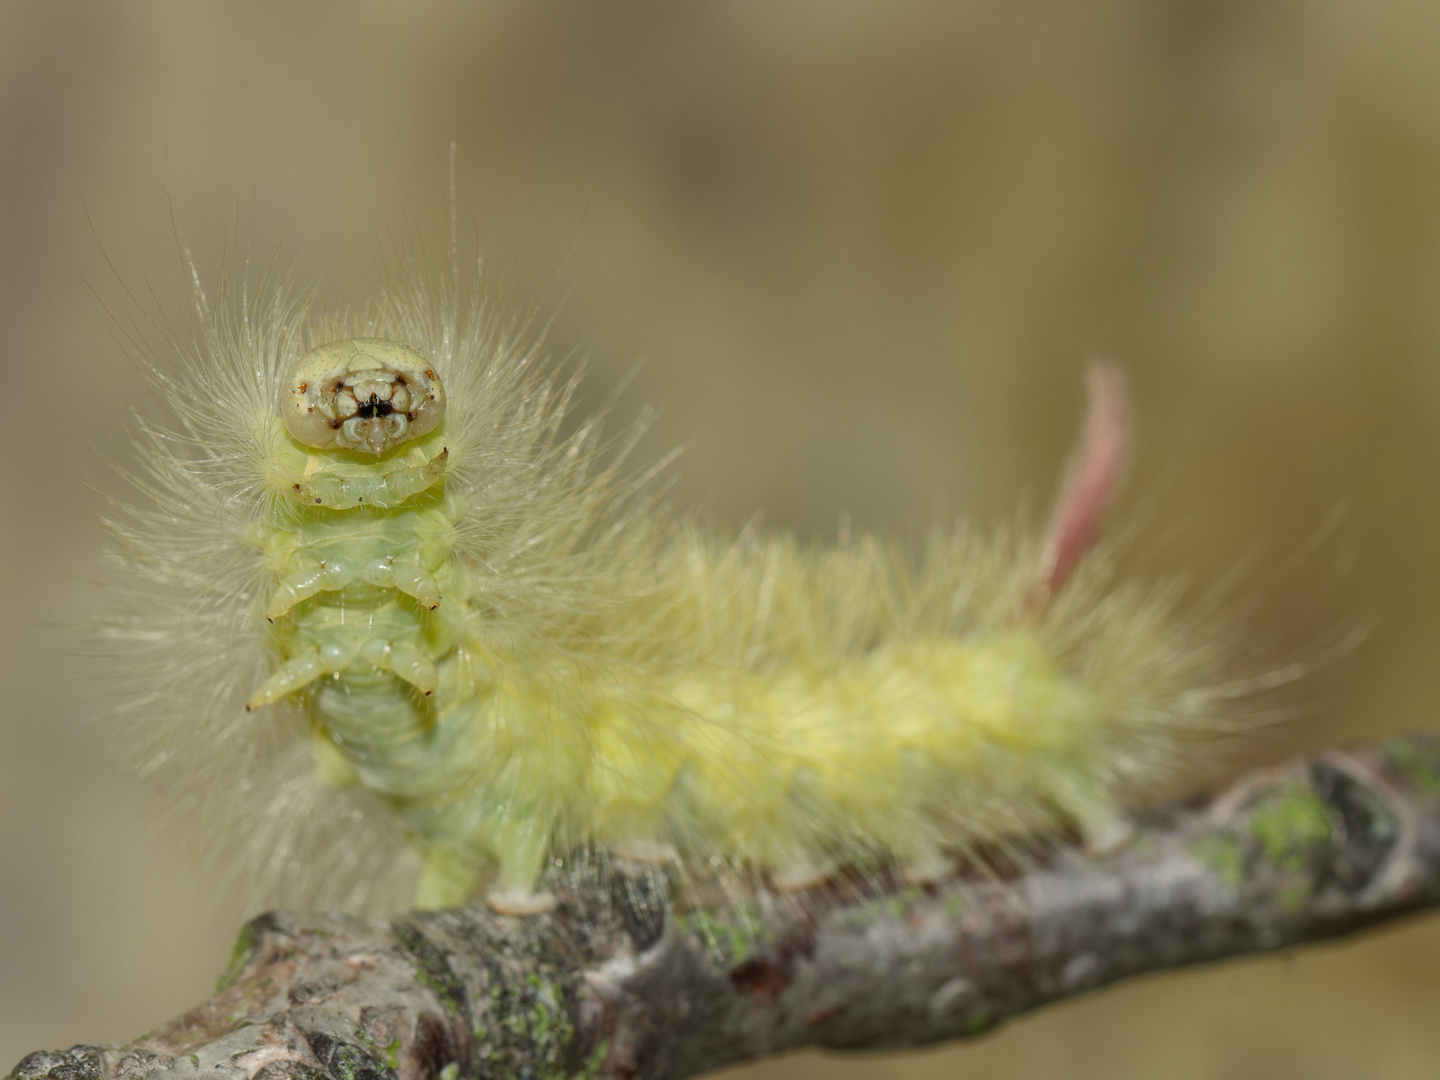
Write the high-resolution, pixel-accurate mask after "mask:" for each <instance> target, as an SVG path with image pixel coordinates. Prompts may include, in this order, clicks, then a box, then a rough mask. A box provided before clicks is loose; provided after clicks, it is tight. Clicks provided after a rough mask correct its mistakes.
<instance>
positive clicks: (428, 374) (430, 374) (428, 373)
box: [425, 368, 435, 379]
mask: <svg viewBox="0 0 1440 1080" xmlns="http://www.w3.org/2000/svg"><path fill="white" fill-rule="evenodd" d="M425 377H426V378H427V379H433V378H434V377H435V372H433V371H431V370H430V369H429V368H426V369H425Z"/></svg>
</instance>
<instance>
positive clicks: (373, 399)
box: [359, 394, 395, 420]
mask: <svg viewBox="0 0 1440 1080" xmlns="http://www.w3.org/2000/svg"><path fill="white" fill-rule="evenodd" d="M394 411H395V410H394V409H392V408H391V407H390V403H389V402H388V401H381V400H380V395H379V394H371V395H370V400H369V401H362V402H361V403H360V413H359V416H360V418H361V419H362V420H373V419H374V418H375V417H377V416H389V415H390V414H391V413H392V412H394Z"/></svg>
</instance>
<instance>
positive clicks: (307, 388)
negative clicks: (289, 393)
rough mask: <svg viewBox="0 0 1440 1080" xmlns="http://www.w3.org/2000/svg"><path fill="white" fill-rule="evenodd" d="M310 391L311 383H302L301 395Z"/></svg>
mask: <svg viewBox="0 0 1440 1080" xmlns="http://www.w3.org/2000/svg"><path fill="white" fill-rule="evenodd" d="M309 389H310V384H309V383H303V382H302V383H301V384H300V393H302V394H303V393H304V392H305V391H306V390H309Z"/></svg>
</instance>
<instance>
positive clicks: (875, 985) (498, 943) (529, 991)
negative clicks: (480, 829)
mask: <svg viewBox="0 0 1440 1080" xmlns="http://www.w3.org/2000/svg"><path fill="white" fill-rule="evenodd" d="M579 876H583V875H579ZM603 877H604V880H607V881H609V883H610V884H609V885H608V886H607V887H606V888H604V889H603V890H602V889H601V887H600V886H599V885H597V884H596V882H598V881H600V880H601V879H602V876H600V875H595V876H592V877H591V878H590V879H589V882H590V883H589V885H583V884H582V885H580V886H576V887H574V888H573V889H572V891H571V892H570V893H569V894H568V895H567V897H566V899H565V901H564V902H563V903H562V904H561V906H560V907H559V908H558V909H557V910H556V911H555V912H553V913H552V914H550V915H546V916H540V917H535V918H528V919H515V918H507V917H504V916H500V915H496V914H494V913H493V912H491V911H489V910H488V909H487V908H485V907H481V906H477V907H473V908H468V909H465V910H460V911H452V912H417V913H410V914H406V915H402V916H399V917H398V918H395V919H393V920H390V921H388V922H387V921H381V920H367V919H358V918H346V917H342V916H335V915H322V916H306V915H294V914H289V913H285V912H276V913H272V914H268V915H262V916H261V917H260V918H258V919H255V920H254V921H253V922H251V923H249V924H248V925H247V926H246V927H245V928H244V929H243V930H242V931H241V934H240V938H239V941H238V942H237V943H236V951H235V957H234V960H233V961H232V964H231V967H230V970H229V971H227V973H226V975H225V976H224V978H222V980H221V988H220V989H219V991H218V992H217V994H216V996H215V997H213V998H212V999H211V1000H210V1001H208V1002H206V1003H205V1004H203V1005H201V1006H199V1007H197V1008H195V1009H193V1010H191V1011H190V1012H188V1013H186V1014H185V1015H183V1016H181V1017H178V1018H177V1019H175V1020H173V1021H171V1022H170V1023H169V1024H167V1025H165V1026H164V1027H163V1028H161V1029H160V1030H158V1031H155V1032H152V1033H150V1034H148V1035H145V1036H142V1037H141V1038H140V1039H137V1040H136V1041H135V1042H134V1043H131V1044H129V1045H128V1046H124V1047H111V1048H101V1047H93V1046H77V1047H74V1048H73V1049H71V1050H68V1051H64V1052H56V1053H45V1052H42V1053H37V1054H31V1055H30V1056H29V1057H27V1058H25V1059H24V1060H23V1061H21V1062H20V1064H19V1065H18V1066H16V1068H15V1071H14V1074H13V1076H14V1077H15V1078H16V1080H141V1078H142V1077H143V1078H150V1080H180V1077H181V1075H182V1074H183V1076H184V1077H185V1080H192V1078H196V1074H197V1072H198V1073H206V1074H209V1075H210V1076H214V1077H217V1078H219V1077H224V1078H226V1080H239V1078H242V1077H243V1078H245V1080H251V1078H255V1080H282V1078H290V1077H293V1078H297V1080H327V1078H333V1080H435V1078H437V1077H438V1078H441V1080H456V1078H457V1077H461V1076H466V1077H552V1076H567V1075H572V1074H579V1075H584V1076H594V1077H647V1078H648V1077H683V1076H690V1075H693V1074H695V1073H698V1072H703V1071H707V1070H710V1069H716V1068H720V1067H721V1066H724V1065H728V1064H733V1063H735V1062H739V1061H743V1060H746V1059H749V1058H755V1057H759V1056H761V1055H764V1054H771V1053H775V1052H777V1051H780V1050H786V1049H792V1048H795V1047H801V1046H828V1047H845V1048H851V1047H871V1048H873V1047H906V1046H917V1045H920V1044H923V1043H929V1042H934V1041H937V1040H940V1039H952V1038H961V1037H966V1036H973V1035H976V1034H979V1033H981V1032H983V1031H986V1030H989V1029H990V1028H992V1027H994V1026H995V1025H996V1024H997V1023H999V1022H1000V1021H1002V1020H1004V1019H1005V1018H1007V1017H1010V1016H1014V1015H1016V1014H1018V1013H1021V1012H1025V1011H1026V1010H1028V1009H1033V1008H1035V1007H1036V1006H1038V1005H1042V1004H1044V1003H1046V1002H1049V1001H1055V1000H1058V999H1060V998H1065V997H1068V996H1070V995H1072V994H1078V993H1081V992H1083V991H1086V990H1090V989H1094V988H1095V987H1098V986H1103V985H1105V984H1106V983H1110V982H1114V981H1115V980H1117V979H1121V978H1125V977H1126V976H1130V975H1136V974H1139V973H1141V972H1145V971H1153V970H1157V969H1161V968H1171V967H1178V966H1181V965H1184V964H1193V963H1200V962H1203V961H1208V960H1216V959H1219V958H1221V957H1226V956H1234V955H1238V954H1241V953H1247V952H1254V951H1258V950H1265V949H1279V948H1287V947H1290V946H1293V945H1295V944H1297V943H1299V942H1304V941H1310V940H1314V939H1317V938H1324V937H1331V936H1334V935H1337V934H1343V933H1347V932H1349V931H1351V930H1355V929H1359V928H1361V927H1365V926H1369V925H1373V924H1376V923H1379V922H1383V921H1385V920H1387V919H1391V918H1394V917H1396V916H1398V915H1402V914H1404V913H1406V912H1410V911H1415V910H1417V909H1420V908H1423V907H1427V906H1430V905H1434V904H1436V903H1437V902H1440V738H1435V737H1424V736H1410V737H1406V738H1401V739H1393V740H1389V741H1387V742H1384V743H1379V744H1376V745H1374V746H1371V747H1366V748H1360V749H1352V750H1346V751H1332V752H1328V753H1325V754H1321V755H1319V756H1318V757H1314V758H1309V759H1303V760H1296V761H1293V762H1291V763H1288V764H1286V765H1282V766H1278V767H1275V768H1270V769H1265V770H1262V771H1259V772H1255V773H1251V774H1249V775H1247V776H1244V777H1242V778H1241V779H1240V780H1239V781H1237V782H1236V783H1234V784H1233V785H1232V786H1231V787H1230V788H1229V789H1228V790H1226V791H1224V792H1223V793H1221V794H1220V795H1218V796H1216V797H1214V798H1212V799H1209V800H1206V801H1203V802H1196V803H1191V804H1188V805H1184V806H1172V807H1168V808H1165V809H1163V810H1159V811H1155V812H1151V813H1148V814H1146V815H1145V816H1144V818H1143V819H1142V820H1141V821H1140V822H1139V831H1138V834H1137V837H1136V840H1135V842H1133V843H1132V844H1130V845H1129V846H1128V847H1127V848H1126V849H1125V850H1124V851H1122V852H1120V853H1118V854H1115V855H1112V856H1110V857H1106V858H1092V857H1088V856H1086V855H1084V854H1082V853H1081V852H1080V851H1079V850H1078V849H1075V848H1073V847H1061V848H1058V849H1056V850H1055V851H1053V852H1051V853H1050V854H1049V855H1047V856H1046V857H1045V858H1044V859H1043V860H1037V861H1036V862H1035V864H1034V865H1030V866H1027V867H1026V868H1025V869H1024V871H1023V872H1018V871H1017V872H1016V873H1015V875H1014V876H1011V877H1009V878H1008V879H1003V880H1002V879H1001V878H1000V877H997V876H996V875H994V874H991V875H989V876H983V877H973V876H972V877H970V878H966V877H957V878H955V879H953V880H949V881H946V882H942V883H940V884H937V885H928V886H926V887H924V888H917V887H912V886H906V885H905V884H904V883H903V882H901V881H899V880H898V879H896V878H893V877H891V876H888V875H876V876H874V877H869V878H858V879H855V880H850V881H846V882H844V883H839V884H832V885H830V886H827V887H826V888H825V889H824V890H817V891H812V892H810V893H807V894H803V895H795V894H783V895H778V896H777V895H773V894H769V893H758V894H755V895H752V896H750V897H748V898H745V899H743V900H739V901H732V902H730V903H727V904H723V905H718V906H716V907H714V908H704V909H699V908H697V909H691V910H688V911H681V910H678V909H672V908H671V907H670V905H668V904H667V903H666V902H665V900H664V896H665V891H666V884H665V881H664V879H663V874H661V873H659V872H658V871H655V870H653V869H652V870H650V871H643V870H641V871H638V872H635V873H632V874H630V875H628V876H623V875H618V874H616V875H604V876H603Z"/></svg>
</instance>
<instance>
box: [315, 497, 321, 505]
mask: <svg viewBox="0 0 1440 1080" xmlns="http://www.w3.org/2000/svg"><path fill="white" fill-rule="evenodd" d="M315 501H316V502H317V503H318V502H319V501H320V496H319V495H316V496H315Z"/></svg>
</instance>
